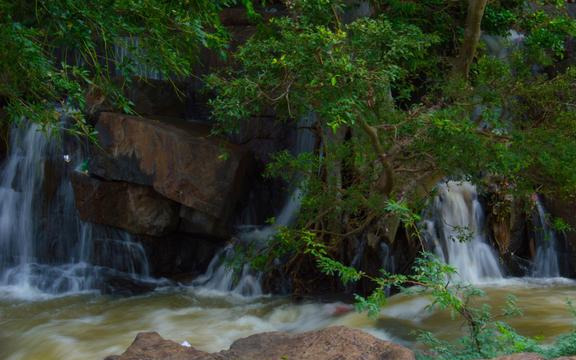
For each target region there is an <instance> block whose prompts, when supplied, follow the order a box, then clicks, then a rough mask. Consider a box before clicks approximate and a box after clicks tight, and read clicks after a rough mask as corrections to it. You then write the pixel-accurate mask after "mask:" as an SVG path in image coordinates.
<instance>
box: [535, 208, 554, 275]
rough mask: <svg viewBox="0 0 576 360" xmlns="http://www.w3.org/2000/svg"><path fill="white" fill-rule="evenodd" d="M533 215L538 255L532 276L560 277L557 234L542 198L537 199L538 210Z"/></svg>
mask: <svg viewBox="0 0 576 360" xmlns="http://www.w3.org/2000/svg"><path fill="white" fill-rule="evenodd" d="M535 210H536V211H535V212H534V214H533V219H534V225H535V226H536V231H535V235H536V239H535V240H536V255H535V256H534V263H533V264H532V269H531V275H532V276H533V277H545V278H550V277H559V276H560V265H559V263H558V251H557V247H558V241H557V240H556V234H555V233H554V230H552V229H551V228H550V226H549V224H548V218H547V216H546V210H545V209H544V206H543V205H542V201H541V200H540V197H536V208H535Z"/></svg>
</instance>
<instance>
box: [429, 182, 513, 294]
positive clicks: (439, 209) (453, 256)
mask: <svg viewBox="0 0 576 360" xmlns="http://www.w3.org/2000/svg"><path fill="white" fill-rule="evenodd" d="M437 189H438V194H437V195H436V197H435V198H434V203H433V206H432V209H431V212H432V215H431V217H430V218H429V219H427V220H425V221H424V224H423V225H424V236H425V238H426V240H427V242H428V243H429V244H430V245H431V247H433V248H434V251H435V252H436V254H437V255H438V256H439V257H440V259H442V260H443V261H444V262H446V263H447V264H450V265H452V266H454V267H455V268H456V270H457V271H458V278H459V279H460V280H462V281H465V282H469V283H480V282H483V281H486V280H496V279H501V278H502V277H503V276H502V271H501V269H500V266H499V264H498V258H497V256H496V253H495V252H494V250H493V249H492V248H491V247H490V245H488V243H487V239H486V235H485V233H484V212H483V210H482V206H481V204H480V202H479V201H478V194H477V192H476V187H475V186H474V185H472V184H471V183H469V182H456V181H448V182H445V183H441V184H439V185H438V187H437Z"/></svg>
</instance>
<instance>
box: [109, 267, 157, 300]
mask: <svg viewBox="0 0 576 360" xmlns="http://www.w3.org/2000/svg"><path fill="white" fill-rule="evenodd" d="M162 285H168V282H166V283H164V284H162ZM158 286H159V284H158V283H157V282H152V281H146V280H143V279H138V278H135V277H130V276H128V275H127V274H118V273H114V271H112V270H110V271H109V273H108V274H103V277H102V282H101V284H100V286H99V287H98V288H99V290H100V291H101V292H102V294H109V295H114V296H135V295H142V294H146V293H149V292H152V291H154V290H156V288H158Z"/></svg>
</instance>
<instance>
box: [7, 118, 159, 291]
mask: <svg viewBox="0 0 576 360" xmlns="http://www.w3.org/2000/svg"><path fill="white" fill-rule="evenodd" d="M66 147H78V146H77V144H73V145H71V144H68V143H66V142H65V141H64V142H58V141H56V139H54V138H51V137H50V136H48V135H47V134H46V133H44V132H42V131H40V129H39V128H38V126H37V125H29V126H25V124H22V125H21V126H14V127H13V128H12V130H11V138H10V152H9V154H8V156H7V158H6V161H5V164H4V166H3V167H2V168H1V171H0V295H7V296H15V297H18V298H26V299H34V298H38V297H46V296H54V295H61V294H69V293H77V292H82V291H89V290H95V289H97V288H99V287H100V285H101V284H102V281H103V278H102V277H103V276H104V274H106V276H110V275H112V274H113V275H114V276H119V275H120V274H125V275H126V276H145V277H147V276H148V275H149V270H148V264H147V260H146V257H145V254H144V250H143V248H142V246H141V245H140V244H138V243H135V242H133V241H132V240H131V238H130V236H129V235H128V234H126V233H124V232H121V231H119V230H116V229H110V228H106V227H103V226H96V225H92V224H88V223H84V222H82V221H81V220H80V219H79V218H78V215H77V213H76V209H75V205H74V193H73V190H72V185H71V182H70V178H69V174H70V172H71V171H73V169H74V166H75V165H76V164H79V163H80V161H79V160H80V159H81V155H80V154H81V153H80V151H79V150H77V149H76V150H75V149H66ZM65 150H72V151H65ZM63 154H66V155H67V158H65V157H64V155H63ZM69 154H73V155H69ZM114 244H115V245H114ZM95 245H98V246H97V249H95ZM111 247H114V249H113V251H108V253H105V252H106V249H110V248H111ZM95 250H97V251H95Z"/></svg>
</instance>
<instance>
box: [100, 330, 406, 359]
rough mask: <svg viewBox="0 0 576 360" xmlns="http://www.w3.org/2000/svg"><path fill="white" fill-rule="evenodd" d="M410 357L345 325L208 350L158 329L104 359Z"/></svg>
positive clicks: (397, 347)
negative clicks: (184, 343)
mask: <svg viewBox="0 0 576 360" xmlns="http://www.w3.org/2000/svg"><path fill="white" fill-rule="evenodd" d="M143 359H146V360H160V359H162V360H271V359H278V360H280V359H290V360H297V359H298V360H356V359H363V360H413V359H415V357H414V353H413V352H412V351H411V350H409V349H407V348H405V347H403V346H400V345H397V344H394V343H391V342H389V341H384V340H380V339H377V338H375V337H374V336H372V335H370V334H368V333H365V332H363V331H361V330H356V329H351V328H347V327H344V326H335V327H329V328H326V329H322V330H318V331H310V332H305V333H296V334H293V333H285V332H269V333H262V334H257V335H252V336H249V337H247V338H244V339H240V340H238V341H236V342H234V343H233V344H232V346H231V347H230V349H229V350H225V351H221V352H219V353H214V354H208V353H205V352H202V351H199V350H196V349H194V348H192V347H185V346H182V345H180V344H178V343H176V342H173V341H169V340H164V339H163V338H162V337H161V336H160V335H158V334H157V333H140V334H138V336H137V337H136V339H135V340H134V342H133V343H132V345H130V347H129V348H128V349H127V350H126V352H124V354H122V355H120V356H110V357H107V358H106V360H143Z"/></svg>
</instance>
